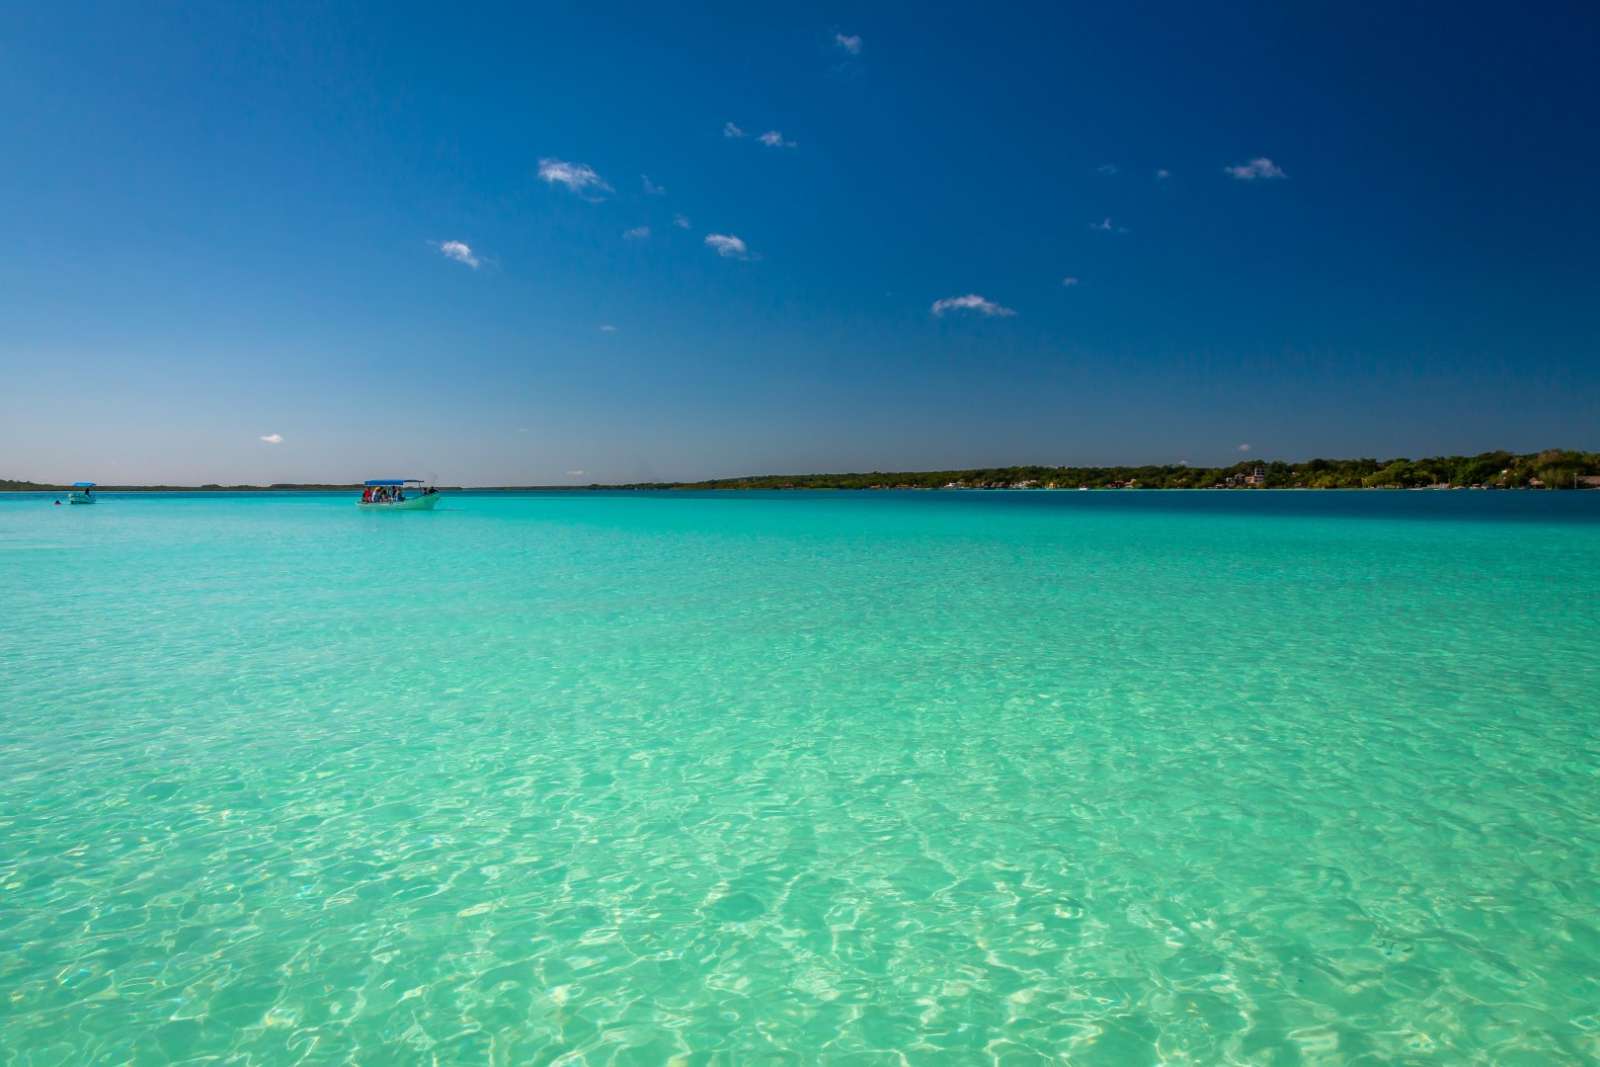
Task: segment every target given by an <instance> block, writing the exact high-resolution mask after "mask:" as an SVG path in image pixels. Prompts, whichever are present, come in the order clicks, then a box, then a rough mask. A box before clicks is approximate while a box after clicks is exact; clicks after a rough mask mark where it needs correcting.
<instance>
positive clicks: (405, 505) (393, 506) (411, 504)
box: [356, 493, 439, 511]
mask: <svg viewBox="0 0 1600 1067" xmlns="http://www.w3.org/2000/svg"><path fill="white" fill-rule="evenodd" d="M437 503H439V494H438V493H428V494H426V495H422V494H418V495H417V496H409V497H406V498H405V499H404V500H376V501H372V502H370V503H369V502H367V501H365V500H357V501H356V507H358V508H360V509H361V510H362V511H432V510H433V508H434V505H435V504H437Z"/></svg>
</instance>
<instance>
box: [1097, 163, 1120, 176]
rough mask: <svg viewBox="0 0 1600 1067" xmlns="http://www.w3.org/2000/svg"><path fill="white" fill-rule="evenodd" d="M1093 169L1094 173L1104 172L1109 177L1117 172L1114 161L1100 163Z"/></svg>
mask: <svg viewBox="0 0 1600 1067" xmlns="http://www.w3.org/2000/svg"><path fill="white" fill-rule="evenodd" d="M1094 170H1095V173H1096V174H1104V175H1106V176H1107V177H1110V176H1111V175H1113V174H1116V173H1117V165H1116V164H1115V163H1102V164H1100V165H1099V166H1098V167H1096V168H1094Z"/></svg>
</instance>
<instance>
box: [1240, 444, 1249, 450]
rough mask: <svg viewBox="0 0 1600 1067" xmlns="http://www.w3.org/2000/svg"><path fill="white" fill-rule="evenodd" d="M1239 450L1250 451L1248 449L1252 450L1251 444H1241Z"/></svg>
mask: <svg viewBox="0 0 1600 1067" xmlns="http://www.w3.org/2000/svg"><path fill="white" fill-rule="evenodd" d="M1239 451H1240V452H1248V451H1250V446H1249V445H1247V444H1246V445H1240V446H1239Z"/></svg>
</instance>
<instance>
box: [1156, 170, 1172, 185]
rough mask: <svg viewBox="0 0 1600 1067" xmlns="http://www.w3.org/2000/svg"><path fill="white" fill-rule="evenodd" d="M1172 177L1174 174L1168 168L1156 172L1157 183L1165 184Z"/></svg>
mask: <svg viewBox="0 0 1600 1067" xmlns="http://www.w3.org/2000/svg"><path fill="white" fill-rule="evenodd" d="M1170 177H1172V172H1171V171H1170V170H1168V169H1167V168H1166V167H1161V168H1160V169H1158V170H1157V171H1156V181H1158V182H1164V181H1166V180H1167V179H1168V178H1170Z"/></svg>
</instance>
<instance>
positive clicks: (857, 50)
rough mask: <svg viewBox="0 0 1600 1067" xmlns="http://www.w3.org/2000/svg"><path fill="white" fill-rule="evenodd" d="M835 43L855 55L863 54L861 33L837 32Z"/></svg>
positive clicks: (834, 38)
mask: <svg viewBox="0 0 1600 1067" xmlns="http://www.w3.org/2000/svg"><path fill="white" fill-rule="evenodd" d="M833 43H834V44H836V45H838V46H839V47H840V48H843V49H844V50H845V51H846V52H849V53H850V54H851V55H853V56H859V55H860V54H861V35H860V34H855V33H836V34H834V35H833ZM891 51H892V49H891Z"/></svg>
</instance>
